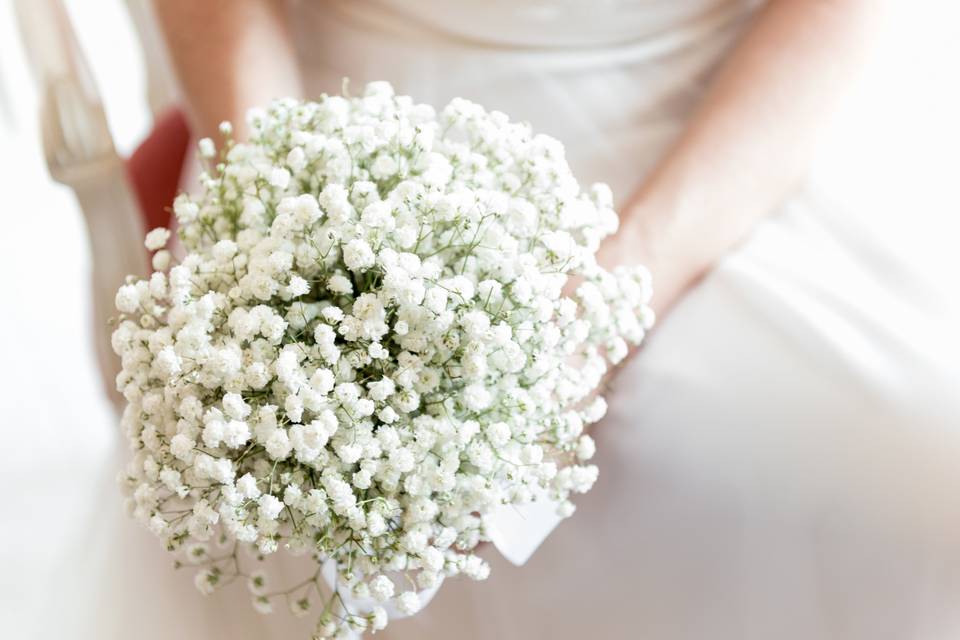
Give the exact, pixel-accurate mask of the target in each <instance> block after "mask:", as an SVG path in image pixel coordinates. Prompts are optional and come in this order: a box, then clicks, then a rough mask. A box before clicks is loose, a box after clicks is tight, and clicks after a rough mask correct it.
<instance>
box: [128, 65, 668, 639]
mask: <svg viewBox="0 0 960 640" xmlns="http://www.w3.org/2000/svg"><path fill="white" fill-rule="evenodd" d="M249 121H250V126H251V129H252V134H251V136H250V138H249V142H246V143H242V144H241V143H234V142H232V141H230V140H229V138H230V127H229V125H227V124H224V125H223V127H222V133H223V134H224V136H225V137H226V138H227V139H228V141H227V143H226V144H225V146H224V148H222V149H220V150H217V149H214V146H213V144H212V142H211V141H210V140H204V141H201V143H200V155H201V157H203V158H205V163H206V169H207V172H206V173H204V174H203V175H202V176H201V187H202V188H201V189H200V192H199V193H198V194H196V195H187V194H183V195H181V196H179V197H178V198H177V200H176V201H175V203H174V212H175V215H176V218H177V222H178V225H179V229H178V235H179V239H180V243H181V244H182V247H183V249H184V251H183V253H184V254H185V255H184V256H183V257H182V259H179V260H176V259H174V258H173V257H172V255H171V250H168V249H166V248H165V247H166V245H167V243H168V241H169V236H170V232H169V231H167V230H166V229H155V230H153V231H151V232H150V233H149V234H148V235H147V239H146V245H147V248H148V249H150V250H152V251H155V254H154V255H153V266H154V269H155V270H156V271H155V272H154V273H153V274H152V275H151V276H150V277H149V279H147V280H139V281H138V280H134V279H132V278H131V279H128V281H127V283H126V284H124V285H123V286H122V287H121V288H120V290H119V292H118V293H117V298H116V303H117V308H118V310H119V311H120V313H121V315H120V319H119V324H118V326H117V328H116V330H115V332H114V334H113V347H114V349H115V350H116V352H117V354H119V355H120V356H121V357H122V361H123V370H122V372H121V373H120V375H119V376H118V379H117V385H118V388H119V389H120V391H121V392H122V393H123V395H124V396H125V398H126V400H127V402H128V405H127V407H126V410H125V413H124V417H123V424H124V428H125V430H126V433H127V434H128V436H129V440H130V443H131V445H132V448H133V450H134V452H135V455H134V457H133V460H132V461H131V463H130V464H129V467H128V469H127V470H126V471H125V473H124V474H122V481H123V483H124V485H125V486H126V487H127V488H128V489H129V492H130V495H131V497H130V506H131V509H132V511H133V514H134V516H135V517H136V518H137V519H138V520H140V521H142V522H143V523H144V524H145V525H146V526H147V527H149V528H150V530H152V531H153V532H154V533H155V534H157V535H158V536H160V537H162V538H163V539H164V540H165V541H166V545H167V547H168V548H169V549H170V550H171V551H172V552H174V553H176V554H178V558H179V559H178V563H179V564H181V565H186V564H193V565H196V567H197V569H198V571H199V573H197V575H196V585H197V587H198V588H199V589H200V591H202V592H204V593H209V592H211V591H213V590H215V589H217V588H219V587H221V586H224V585H227V584H229V583H231V582H234V581H238V580H239V581H243V582H246V583H247V585H248V587H249V589H250V591H251V592H252V598H253V606H254V607H255V608H256V609H257V610H259V611H261V612H264V613H268V612H270V611H271V610H273V609H275V608H277V607H278V606H283V607H289V608H290V609H292V610H293V612H294V613H296V614H298V615H303V614H311V613H312V614H313V615H315V616H316V619H317V631H316V635H317V637H323V638H326V637H344V636H348V635H351V634H355V633H362V632H364V631H377V630H379V629H382V628H383V627H384V625H385V624H386V623H387V621H388V618H389V617H392V616H398V615H410V614H413V613H415V612H416V611H417V609H418V608H420V607H421V606H422V602H421V597H422V595H423V593H424V592H425V591H429V590H430V589H432V588H435V587H436V586H437V585H438V584H439V582H440V581H441V580H442V579H443V578H444V577H450V576H454V575H458V574H465V575H467V576H469V577H471V578H475V579H483V578H485V577H486V576H487V574H488V573H489V567H488V565H487V564H486V563H485V562H484V561H483V560H482V559H480V558H479V557H478V556H477V555H474V553H473V550H474V549H475V547H476V546H477V544H478V543H480V542H481V541H483V540H485V539H486V530H485V522H486V521H487V518H488V517H489V515H490V514H491V513H493V512H495V511H496V510H497V509H502V508H504V506H505V505H506V506H508V507H510V506H513V505H523V504H526V503H529V502H530V501H533V500H553V501H556V503H557V505H558V507H557V508H558V509H559V511H560V513H561V514H562V515H564V516H566V515H569V514H571V513H573V510H574V507H573V504H572V503H571V502H570V501H569V497H570V495H571V494H572V493H581V492H584V491H587V490H588V489H589V488H590V487H591V485H592V484H593V482H594V480H595V479H596V477H597V468H596V467H595V466H591V465H589V464H587V461H588V460H589V459H590V458H591V456H592V455H593V453H594V443H593V441H592V440H591V438H590V436H589V435H586V434H585V433H584V427H585V425H588V424H590V423H593V422H596V421H597V420H598V419H599V418H600V417H601V416H602V415H603V413H604V410H605V404H604V402H603V400H602V399H601V398H599V397H597V395H596V391H597V388H598V386H599V385H600V383H601V379H602V377H603V376H604V373H605V372H606V371H607V368H608V365H609V364H610V363H616V362H617V361H619V360H620V359H622V358H623V357H624V356H625V355H626V353H627V350H628V344H636V343H639V342H640V340H641V339H642V338H643V335H644V332H645V330H646V329H647V328H649V326H650V324H651V323H652V320H653V315H652V312H651V311H650V309H649V308H648V306H647V302H648V300H649V298H650V284H649V276H648V274H647V272H646V271H645V270H644V269H643V268H642V267H641V268H629V269H628V268H617V269H615V270H614V271H612V272H611V271H607V270H604V269H603V268H601V267H599V266H598V265H597V263H596V260H595V257H594V256H595V252H596V250H597V248H598V246H599V244H600V241H601V240H602V239H603V238H604V237H605V236H607V235H609V234H611V233H613V232H614V231H615V230H616V228H617V216H616V214H615V213H614V211H613V209H612V199H611V194H610V191H609V189H608V188H607V187H606V186H605V185H594V186H593V187H591V188H590V189H589V190H587V191H582V190H581V189H580V187H579V185H578V183H577V182H576V180H575V179H574V177H573V175H572V174H571V172H570V169H569V168H568V166H567V164H566V162H565V160H564V153H563V148H562V146H561V145H560V144H559V143H558V142H557V141H555V140H553V139H551V138H548V137H546V136H543V135H533V134H532V133H531V131H530V129H529V127H528V126H526V125H523V124H516V123H512V122H510V121H509V120H508V118H507V117H506V116H505V115H504V114H502V113H498V112H487V111H485V110H484V109H482V108H481V107H479V106H477V105H475V104H472V103H470V102H468V101H466V100H462V99H455V100H453V101H452V102H451V103H450V104H449V105H448V106H447V107H445V108H444V109H443V110H442V111H441V112H440V113H439V114H438V113H436V112H435V110H434V109H433V108H431V107H429V106H426V105H422V104H415V103H414V102H413V101H412V100H411V99H410V98H408V97H401V96H395V95H394V94H393V90H392V89H391V87H390V86H389V85H388V84H386V83H373V84H370V85H368V86H367V87H366V90H365V93H364V94H363V96H362V97H357V98H346V97H340V96H331V97H323V98H322V99H321V100H319V101H317V102H299V101H294V100H280V101H277V102H275V103H274V104H273V105H272V106H270V107H269V108H268V109H266V110H265V111H258V112H252V113H251V115H250V119H249ZM572 276H576V277H577V278H579V279H580V280H579V281H578V282H579V284H578V286H576V288H575V293H573V294H571V295H569V296H567V295H565V294H564V291H565V290H566V289H565V286H566V285H567V282H568V279H569V278H571V277H572ZM275 553H279V554H281V555H292V556H299V558H298V559H295V560H292V561H288V566H295V567H296V570H298V571H299V572H300V573H299V575H298V576H297V579H296V580H294V581H292V582H293V583H292V584H276V583H275V575H274V574H273V573H270V574H269V575H268V572H267V571H265V569H264V568H265V567H267V566H268V563H267V557H268V556H270V555H271V554H275Z"/></svg>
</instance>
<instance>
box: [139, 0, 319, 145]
mask: <svg viewBox="0 0 960 640" xmlns="http://www.w3.org/2000/svg"><path fill="white" fill-rule="evenodd" d="M154 7H155V10H156V14H157V17H158V20H159V22H160V26H161V28H162V30H163V32H164V35H165V37H166V40H167V44H168V46H169V49H170V51H171V54H172V57H173V63H174V66H175V67H176V71H177V74H178V76H179V78H180V83H181V85H182V88H183V91H184V94H185V95H184V97H185V99H186V102H187V107H188V110H189V114H190V117H191V120H192V122H193V126H194V127H195V130H196V131H197V132H198V133H199V134H200V135H214V134H215V133H216V130H217V125H218V124H219V123H220V122H221V121H223V120H230V121H231V122H233V123H234V126H235V128H236V129H237V130H238V135H240V136H242V135H243V127H244V123H243V118H244V114H245V113H246V111H247V109H249V108H250V107H253V106H260V105H264V104H266V103H268V102H269V101H270V100H272V99H274V98H278V97H283V96H290V95H294V96H297V95H299V94H300V92H301V91H300V81H299V76H298V72H297V67H296V59H295V56H294V51H293V44H292V41H291V38H290V34H289V32H288V29H287V23H286V20H285V16H284V6H283V2H282V1H281V0H202V1H197V0H157V1H156V2H154Z"/></svg>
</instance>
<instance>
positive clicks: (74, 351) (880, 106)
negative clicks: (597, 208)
mask: <svg viewBox="0 0 960 640" xmlns="http://www.w3.org/2000/svg"><path fill="white" fill-rule="evenodd" d="M67 4H68V6H69V8H70V9H71V13H72V16H73V18H74V21H75V25H76V28H77V30H78V31H79V34H80V37H81V40H82V45H83V46H84V49H85V52H86V55H87V56H88V59H89V60H90V62H91V64H92V66H93V68H94V71H95V74H96V78H97V81H98V84H99V87H100V90H101V92H102V94H103V97H104V100H105V103H106V107H107V110H108V115H109V119H110V124H111V127H112V129H113V133H114V137H115V139H116V142H117V145H118V148H119V149H120V150H121V151H123V152H128V151H130V150H131V149H132V148H134V147H135V145H136V144H137V142H138V140H140V139H141V138H142V136H143V135H144V134H145V132H146V131H147V130H148V127H149V122H150V114H149V109H148V108H147V102H146V98H145V92H146V82H145V79H144V73H143V56H142V54H141V51H140V50H139V48H138V47H139V45H138V43H137V41H136V38H135V37H134V34H133V32H132V28H131V25H130V22H129V19H128V17H127V16H126V13H125V11H124V8H123V5H122V3H121V2H119V0H85V1H81V0H68V2H67ZM897 4H898V6H897V7H896V10H895V13H894V15H893V16H892V18H891V19H890V20H889V27H888V29H887V31H886V32H885V34H884V36H883V41H882V43H881V47H880V49H879V52H878V54H877V56H876V59H875V61H874V63H873V64H872V65H871V67H870V69H869V70H868V72H867V74H866V78H865V80H864V82H863V85H862V86H860V87H858V88H857V89H856V91H855V92H854V94H853V97H852V98H851V100H850V101H849V103H848V104H847V106H846V108H845V110H844V114H843V116H842V117H841V118H839V119H838V121H837V124H836V127H835V129H836V131H835V134H834V136H832V137H831V140H830V142H829V144H827V145H826V146H825V147H824V151H823V154H822V156H823V157H822V159H821V161H820V162H819V163H818V167H819V168H818V170H817V177H818V180H820V181H821V182H824V183H828V184H829V185H831V187H832V190H833V191H834V192H835V193H837V194H838V196H839V197H841V198H842V199H844V200H845V201H847V202H848V204H849V206H851V207H855V208H856V209H857V211H858V213H859V215H864V216H867V217H868V218H869V219H871V220H872V221H873V222H874V223H875V224H876V225H877V226H878V227H886V228H892V229H895V230H896V232H897V233H898V234H899V236H900V238H901V239H902V246H901V248H902V251H903V252H904V253H905V254H908V255H909V256H910V257H911V260H912V261H913V262H914V263H915V264H916V265H917V267H918V268H919V269H923V270H924V271H925V272H927V273H928V274H929V277H930V278H931V279H933V280H938V281H940V284H941V285H942V286H943V287H944V291H948V292H949V291H950V290H951V289H952V290H953V291H954V292H956V291H957V290H958V289H960V285H956V284H954V282H953V281H954V279H955V278H956V276H957V275H960V271H958V258H957V254H958V251H957V249H956V246H957V233H958V232H960V209H958V206H957V203H958V202H960V198H958V197H957V194H956V192H955V191H956V189H957V185H958V184H960V180H958V170H960V160H958V152H960V82H958V69H957V65H958V62H960V45H958V44H957V40H958V39H957V37H956V36H957V33H958V30H957V29H958V28H957V25H958V24H960V7H958V6H957V5H956V4H955V3H953V2H948V1H945V0H944V1H940V2H934V1H933V0H928V1H927V2H922V1H920V2H900V3H897ZM36 110H37V99H36V96H35V94H34V91H33V86H32V83H31V80H30V78H29V74H28V69H27V67H26V64H25V60H24V57H23V53H22V51H21V50H20V43H19V40H18V37H17V34H16V22H15V20H14V17H13V8H12V2H11V0H0V217H2V226H0V305H2V307H0V362H2V365H0V421H2V429H3V436H4V437H3V439H2V441H0V487H2V490H3V492H4V493H5V495H4V499H3V509H2V511H0V514H2V515H0V530H2V531H3V534H2V536H0V554H2V556H0V567H2V570H0V635H2V636H3V637H7V638H24V637H30V632H29V629H30V628H31V625H30V622H29V621H31V620H35V619H36V616H38V615H49V612H50V611H53V610H55V608H56V606H57V605H56V603H54V602H48V601H47V600H46V599H45V598H44V594H45V593H46V592H47V591H48V590H49V589H50V585H51V582H55V581H57V580H59V579H60V578H62V577H63V576H65V575H67V574H69V573H70V571H71V563H72V562H73V560H72V558H73V555H72V554H75V553H82V549H83V546H82V544H80V545H78V544H76V542H77V541H78V540H79V541H82V540H83V539H84V537H85V536H88V535H90V533H89V531H90V529H89V523H90V518H91V517H94V518H95V517H96V514H90V513H89V509H88V505H89V504H90V503H91V500H93V499H99V500H102V501H104V502H105V503H106V502H111V503H112V502H113V501H117V500H118V496H117V494H116V493H115V492H114V490H113V489H112V485H111V484H110V483H109V482H107V481H106V480H105V478H104V470H106V469H109V468H110V467H111V464H112V459H113V456H114V455H115V449H116V447H117V445H118V438H117V428H116V426H115V420H114V417H113V414H112V410H111V409H110V408H109V406H108V405H107V404H106V402H105V401H104V400H103V399H102V397H101V394H100V389H99V386H98V385H99V379H98V377H97V374H96V373H95V368H94V367H95V365H94V358H93V351H92V348H91V346H90V340H89V333H90V331H91V330H92V329H91V327H90V321H89V315H90V310H89V303H88V299H87V297H88V291H87V284H88V283H87V277H88V269H89V264H90V257H89V255H88V251H87V248H86V244H85V242H84V234H85V229H84V226H83V222H82V218H81V215H80V213H79V211H78V210H77V208H76V205H75V204H74V202H73V200H72V195H71V193H70V192H69V191H68V190H67V189H65V188H63V187H61V186H59V185H56V184H54V183H52V182H51V181H50V179H49V178H48V177H47V174H46V170H45V167H44V164H43V160H42V157H41V154H40V149H39V145H38V142H39V138H38V125H37V120H36ZM932 220H938V224H937V227H936V228H937V232H936V233H933V232H932V231H931V226H930V221H932ZM944 220H947V221H949V222H948V224H947V225H946V227H945V226H944V224H943V221H944ZM945 228H946V229H947V230H948V232H947V233H944V232H943V230H944V229H945ZM955 295H956V294H955ZM52 468H56V469H58V470H59V472H58V473H53V474H51V473H49V472H48V471H47V470H49V469H52ZM38 470H40V471H38ZM111 473H112V472H111ZM68 541H69V542H70V543H69V544H68ZM45 611H46V612H47V613H44V612H45Z"/></svg>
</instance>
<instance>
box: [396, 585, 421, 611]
mask: <svg viewBox="0 0 960 640" xmlns="http://www.w3.org/2000/svg"><path fill="white" fill-rule="evenodd" d="M419 610H420V596H419V595H417V592H416V591H404V592H403V593H401V594H400V595H399V596H397V611H399V612H400V613H402V614H404V615H408V616H412V615H413V614H415V613H416V612H417V611H419Z"/></svg>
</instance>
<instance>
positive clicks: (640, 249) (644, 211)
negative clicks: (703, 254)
mask: <svg viewBox="0 0 960 640" xmlns="http://www.w3.org/2000/svg"><path fill="white" fill-rule="evenodd" d="M679 226H680V225H679V222H678V216H677V214H676V212H675V211H674V210H672V209H671V208H669V207H666V206H664V205H655V204H653V202H652V201H649V200H645V199H642V198H638V199H636V200H635V201H634V202H633V203H632V204H631V205H630V206H629V207H628V208H627V209H626V210H625V211H624V212H623V213H622V214H621V223H620V229H619V230H618V231H617V233H616V235H615V236H613V237H612V238H610V239H609V240H608V241H607V243H606V244H605V245H604V246H603V247H602V248H601V252H600V253H601V255H600V260H601V261H602V262H603V264H604V265H606V266H608V267H613V266H615V265H617V264H627V265H631V264H634V265H635V264H642V265H644V266H645V267H647V268H648V269H649V270H650V272H651V274H652V275H653V289H654V295H653V301H652V306H653V307H654V309H655V311H656V312H657V313H658V314H663V313H664V312H665V311H666V310H667V309H668V308H669V307H671V306H672V305H673V304H674V303H675V302H676V301H677V300H678V299H679V298H680V297H681V296H682V295H683V294H684V293H685V292H686V291H687V289H689V288H690V286H692V285H693V284H694V283H695V282H696V280H697V279H698V278H699V277H700V275H701V274H702V273H703V270H704V267H703V265H702V262H701V261H699V260H697V259H696V256H695V253H694V252H692V251H691V250H690V248H689V247H685V246H684V243H685V242H686V240H689V235H690V234H689V233H680V229H679Z"/></svg>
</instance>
